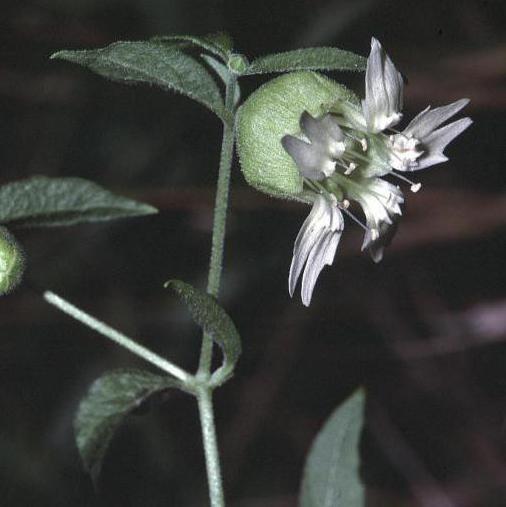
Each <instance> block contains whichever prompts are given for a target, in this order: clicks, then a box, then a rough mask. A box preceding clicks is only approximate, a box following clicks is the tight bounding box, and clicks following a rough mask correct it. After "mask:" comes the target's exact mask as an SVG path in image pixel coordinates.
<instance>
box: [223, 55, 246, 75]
mask: <svg viewBox="0 0 506 507" xmlns="http://www.w3.org/2000/svg"><path fill="white" fill-rule="evenodd" d="M248 66H249V62H248V60H247V59H246V57H245V56H243V55H231V56H230V58H229V60H228V68H229V69H230V70H231V71H232V72H233V73H234V74H238V75H239V76H240V75H241V74H242V73H243V72H246V69H247V68H248Z"/></svg>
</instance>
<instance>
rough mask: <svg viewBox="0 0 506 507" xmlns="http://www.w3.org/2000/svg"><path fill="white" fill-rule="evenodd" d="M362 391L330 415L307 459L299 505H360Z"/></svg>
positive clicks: (363, 502) (345, 506)
mask: <svg viewBox="0 0 506 507" xmlns="http://www.w3.org/2000/svg"><path fill="white" fill-rule="evenodd" d="M364 405H365V394H364V390H363V389H359V390H357V391H355V393H354V394H353V395H352V396H350V397H349V398H348V399H347V400H346V401H345V402H344V403H343V404H342V405H341V406H339V407H338V408H337V410H335V411H334V413H333V414H332V415H331V416H330V417H329V419H328V420H327V422H326V423H325V425H324V426H323V429H322V430H321V431H320V433H319V434H318V436H317V437H316V439H315V441H314V443H313V445H312V447H311V450H310V451H309V455H308V458H307V461H306V466H305V469H304V478H303V481H302V490H301V498H300V507H363V506H364V505H365V497H364V487H363V485H362V483H361V482H360V478H359V470H358V469H359V460H360V458H359V441H360V433H361V431H362V426H363V420H364Z"/></svg>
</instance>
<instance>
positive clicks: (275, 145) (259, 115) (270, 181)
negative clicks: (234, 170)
mask: <svg viewBox="0 0 506 507" xmlns="http://www.w3.org/2000/svg"><path fill="white" fill-rule="evenodd" d="M344 102H351V103H353V104H357V103H358V99H357V98H356V96H355V95H354V94H353V93H352V92H350V91H349V90H348V89H347V88H345V87H344V86H342V85H340V84H338V83H336V82H335V81H332V80H331V79H328V78H327V77H325V76H322V75H321V74H317V73H315V72H294V73H290V74H284V75H282V76H280V77H278V78H275V79H273V80H272V81H269V82H268V83H266V84H264V85H263V86H261V87H260V88H258V89H257V90H256V91H255V92H253V93H252V94H251V95H250V96H249V97H248V99H247V100H246V102H245V103H244V104H243V105H242V106H241V108H240V109H239V112H238V122H237V146H238V152H239V158H240V162H241V167H242V171H243V174H244V177H245V178H246V181H247V182H248V183H249V184H250V185H251V186H253V187H255V188H256V189H257V190H260V191H262V192H265V193H267V194H269V195H272V196H275V197H284V198H287V199H296V200H304V198H303V195H302V183H303V179H302V176H301V175H300V172H299V170H298V169H297V166H296V165H295V162H294V161H293V159H292V157H290V155H289V154H288V153H287V152H286V150H285V149H284V148H283V146H282V144H281V139H282V138H283V137H284V136H286V135H287V134H289V135H297V134H299V133H300V131H301V128H300V125H299V122H300V118H301V115H302V113H303V112H304V111H307V112H308V113H309V114H311V115H312V116H313V117H320V116H322V115H324V114H326V113H328V112H329V111H333V112H334V111H339V110H340V104H342V103H344Z"/></svg>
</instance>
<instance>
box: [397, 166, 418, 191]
mask: <svg viewBox="0 0 506 507" xmlns="http://www.w3.org/2000/svg"><path fill="white" fill-rule="evenodd" d="M392 176H395V177H396V178H399V179H400V180H402V181H405V182H406V183H409V184H410V185H411V187H410V190H411V192H413V193H414V194H416V192H418V191H419V190H420V189H421V188H422V184H421V183H415V182H414V181H411V180H410V179H408V178H406V176H403V175H402V174H398V173H394V172H393V171H392Z"/></svg>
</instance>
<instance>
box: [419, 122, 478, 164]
mask: <svg viewBox="0 0 506 507" xmlns="http://www.w3.org/2000/svg"><path fill="white" fill-rule="evenodd" d="M472 123H473V121H472V120H471V119H470V118H461V119H460V120H457V121H454V122H452V123H450V124H448V125H445V126H444V127H441V128H439V129H437V130H435V131H434V132H431V133H430V134H429V135H428V136H427V137H426V138H425V139H424V148H425V150H426V154H425V155H424V156H423V157H422V158H421V159H420V161H419V163H418V164H417V165H416V167H413V168H412V169H413V170H419V169H424V168H425V167H430V166H431V165H435V164H439V163H441V162H445V161H447V160H448V157H446V155H444V154H443V151H444V149H445V148H446V147H447V146H448V144H449V143H451V142H452V141H453V140H454V139H455V138H456V137H457V136H459V135H460V134H462V132H464V130H466V129H467V128H468V127H469V126H470V125H471V124H472Z"/></svg>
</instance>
